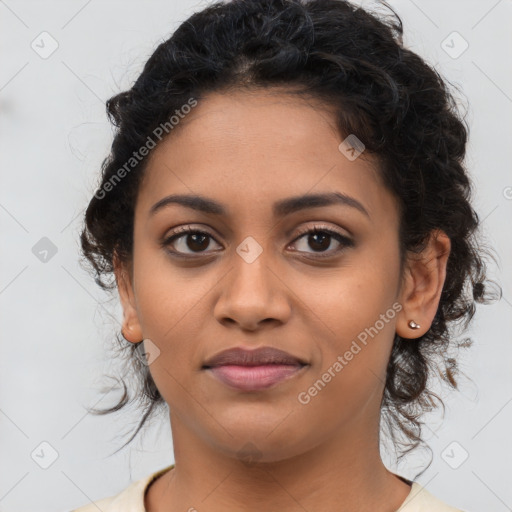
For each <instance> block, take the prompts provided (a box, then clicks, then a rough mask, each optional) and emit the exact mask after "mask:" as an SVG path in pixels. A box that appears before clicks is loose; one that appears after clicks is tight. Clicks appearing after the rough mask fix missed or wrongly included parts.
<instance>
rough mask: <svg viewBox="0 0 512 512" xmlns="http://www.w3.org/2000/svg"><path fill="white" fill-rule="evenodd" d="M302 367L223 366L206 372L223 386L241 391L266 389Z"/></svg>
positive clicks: (279, 365)
mask: <svg viewBox="0 0 512 512" xmlns="http://www.w3.org/2000/svg"><path fill="white" fill-rule="evenodd" d="M302 368H304V366H302V365H289V364H265V365H261V366H237V365H225V366H215V367H213V368H208V370H209V371H210V372H211V373H212V374H213V375H214V376H215V377H217V378H218V379H219V380H221V381H222V382H224V383H225V384H227V385H229V386H232V387H234V388H237V389H240V390H242V391H258V390H260V389H266V388H269V387H270V386H273V385H274V384H277V383H278V382H282V381H284V380H286V379H289V378H290V377H293V376H294V375H296V374H297V373H298V372H299V371H300V370H302Z"/></svg>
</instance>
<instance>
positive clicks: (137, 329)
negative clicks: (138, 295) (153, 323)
mask: <svg viewBox="0 0 512 512" xmlns="http://www.w3.org/2000/svg"><path fill="white" fill-rule="evenodd" d="M114 274H115V276H116V282H117V289H118V291H119V297H120V299H121V305H122V307H123V316H124V318H123V325H122V334H123V336H124V337H125V338H126V339H127V340H128V341H130V342H132V343H138V342H140V341H142V340H143V338H144V336H143V335H142V328H141V325H140V322H139V317H138V315H137V309H136V306H135V296H134V293H133V285H132V278H131V268H127V266H126V264H124V263H122V262H121V261H120V259H119V258H118V255H117V253H116V254H115V255H114Z"/></svg>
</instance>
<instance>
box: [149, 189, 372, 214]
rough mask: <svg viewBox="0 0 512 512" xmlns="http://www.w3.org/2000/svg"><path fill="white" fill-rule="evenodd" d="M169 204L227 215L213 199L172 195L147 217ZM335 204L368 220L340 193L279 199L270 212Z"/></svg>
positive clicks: (354, 201) (356, 204)
mask: <svg viewBox="0 0 512 512" xmlns="http://www.w3.org/2000/svg"><path fill="white" fill-rule="evenodd" d="M171 204H179V205H181V206H184V207H186V208H191V209H193V210H197V211H200V212H203V213H208V214H213V215H226V214H227V210H226V208H225V207H224V206H223V205H222V204H221V203H218V202H217V201H214V200H213V199H209V198H207V197H204V196H199V195H189V194H172V195H170V196H166V197H164V198H162V199H160V200H159V201H158V202H157V203H155V204H154V205H153V206H152V207H151V209H150V210H149V215H150V216H152V215H154V214H155V213H157V212H158V211H159V210H162V209H164V208H165V207H166V206H168V205H171ZM335 204H338V205H342V206H349V207H351V208H355V209H357V210H359V211H360V212H361V213H363V214H365V215H366V216H367V217H368V218H370V214H369V213H368V211H367V210H366V208H365V207H364V206H363V205H362V204H361V203H360V202H359V201H358V200H357V199H355V198H354V197H351V196H348V195H346V194H342V193H340V192H329V193H324V194H306V195H302V196H296V197H289V198H287V199H281V200H280V201H277V202H276V203H274V205H273V208H272V211H273V214H274V216H275V217H284V216H285V215H289V214H291V213H294V212H297V211H300V210H305V209H307V208H317V207H320V206H331V205H335Z"/></svg>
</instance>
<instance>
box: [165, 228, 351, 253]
mask: <svg viewBox="0 0 512 512" xmlns="http://www.w3.org/2000/svg"><path fill="white" fill-rule="evenodd" d="M315 232H320V233H327V234H328V235H329V236H331V237H333V238H335V240H336V241H337V242H338V243H339V244H340V246H341V247H339V248H337V249H334V250H329V251H326V252H325V253H323V252H317V253H315V252H314V251H313V252H311V253H309V252H307V251H297V252H298V253H299V255H302V254H313V255H314V256H313V259H316V260H319V259H322V258H333V257H336V256H338V255H339V254H340V253H341V252H343V251H344V250H345V249H346V248H348V247H353V246H354V245H355V244H354V240H353V239H352V237H350V236H348V235H345V234H344V233H342V232H340V231H339V230H338V229H335V228H331V227H329V226H326V225H322V224H315V225H313V226H308V227H304V228H299V230H298V232H297V234H296V236H295V238H294V239H293V240H292V242H290V243H289V244H288V246H287V247H289V246H290V245H293V244H294V243H296V242H297V240H299V239H300V238H302V237H303V236H304V235H308V234H314V233H315ZM188 233H193V234H195V233H200V234H204V235H207V236H208V237H209V238H211V239H212V240H214V241H215V243H217V244H219V245H221V244H220V243H219V242H217V239H216V236H214V235H213V234H211V233H210V232H209V231H208V230H206V229H204V228H202V227H194V225H190V224H187V225H184V226H178V227H177V228H175V229H174V230H173V232H172V233H171V234H170V235H167V236H164V237H163V239H162V241H161V242H160V245H161V246H162V247H163V248H164V249H165V250H167V251H168V252H169V253H171V254H172V255H174V256H177V257H184V258H191V259H192V258H200V257H202V256H208V255H211V254H212V253H215V252H216V251H215V250H214V251H211V250H210V251H204V252H198V253H195V254H194V253H182V252H179V251H175V250H172V249H168V248H167V246H168V245H170V244H171V243H172V242H174V241H175V240H177V239H179V238H181V237H182V236H184V235H186V234H188ZM217 251H218V250H217Z"/></svg>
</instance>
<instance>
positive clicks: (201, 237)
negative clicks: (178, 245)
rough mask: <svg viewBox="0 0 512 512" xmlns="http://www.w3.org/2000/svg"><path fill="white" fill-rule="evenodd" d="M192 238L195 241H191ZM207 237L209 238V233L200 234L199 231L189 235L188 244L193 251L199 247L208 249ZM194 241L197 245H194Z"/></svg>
mask: <svg viewBox="0 0 512 512" xmlns="http://www.w3.org/2000/svg"><path fill="white" fill-rule="evenodd" d="M191 238H193V239H194V242H192V243H189V241H190V239H191ZM207 238H208V236H207V235H200V234H198V233H196V234H192V235H189V236H188V239H187V246H188V248H189V249H190V250H192V251H193V250H196V249H199V250H202V249H206V248H207V247H208V241H207ZM198 241H199V244H197V242H198ZM205 241H206V243H204V242H205ZM201 242H202V243H201ZM194 243H195V244H196V245H195V246H194ZM198 245H199V247H198Z"/></svg>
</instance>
